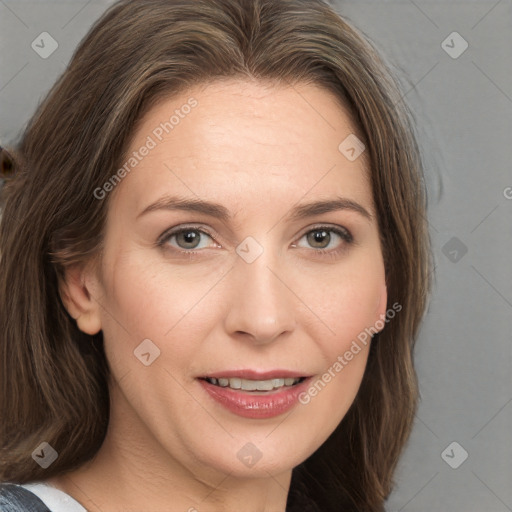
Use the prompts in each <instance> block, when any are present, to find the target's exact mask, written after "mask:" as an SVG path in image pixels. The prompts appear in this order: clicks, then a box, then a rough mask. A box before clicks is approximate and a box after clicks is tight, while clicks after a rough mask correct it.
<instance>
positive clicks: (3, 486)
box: [0, 483, 51, 512]
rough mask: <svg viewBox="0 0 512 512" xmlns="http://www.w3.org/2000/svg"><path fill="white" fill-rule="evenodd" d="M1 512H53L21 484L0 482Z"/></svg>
mask: <svg viewBox="0 0 512 512" xmlns="http://www.w3.org/2000/svg"><path fill="white" fill-rule="evenodd" d="M0 512H51V510H50V509H49V508H48V507H47V506H46V505H45V504H44V503H43V501H41V500H40V499H39V498H38V497H37V496H36V495H35V494H34V493H33V492H30V491H29V490H28V489H25V488H24V487H22V486H21V485H16V484H13V483H0Z"/></svg>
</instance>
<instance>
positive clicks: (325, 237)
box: [308, 229, 331, 248]
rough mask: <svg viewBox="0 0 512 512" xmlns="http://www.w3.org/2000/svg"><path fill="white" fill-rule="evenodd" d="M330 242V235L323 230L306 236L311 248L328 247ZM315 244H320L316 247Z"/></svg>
mask: <svg viewBox="0 0 512 512" xmlns="http://www.w3.org/2000/svg"><path fill="white" fill-rule="evenodd" d="M330 241H331V235H330V234H329V233H328V232H327V231H325V230H324V229H318V230H316V231H311V232H310V233H309V234H308V242H309V243H310V244H311V245H312V246H313V247H317V248H318V247H320V248H325V247H327V246H328V245H329V242H330ZM317 244H320V245H317Z"/></svg>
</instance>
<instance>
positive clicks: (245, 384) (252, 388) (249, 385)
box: [200, 377, 307, 393]
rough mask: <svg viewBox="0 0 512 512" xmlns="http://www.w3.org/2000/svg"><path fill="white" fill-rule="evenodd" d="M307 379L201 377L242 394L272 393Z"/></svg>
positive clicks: (210, 382) (215, 384)
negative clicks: (242, 392)
mask: <svg viewBox="0 0 512 512" xmlns="http://www.w3.org/2000/svg"><path fill="white" fill-rule="evenodd" d="M306 378H307V377H277V378H273V379H266V380H253V379H242V378H240V377H219V378H216V377H201V379H200V380H204V381H206V382H208V383H209V384H212V385H214V386H218V387H220V388H230V389H233V390H239V391H244V392H251V393H258V392H266V393H268V392H272V391H280V390H283V389H286V388H291V387H293V386H296V385H298V384H300V383H301V382H303V381H304V380H305V379H306Z"/></svg>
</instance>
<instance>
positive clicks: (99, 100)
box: [0, 0, 430, 512]
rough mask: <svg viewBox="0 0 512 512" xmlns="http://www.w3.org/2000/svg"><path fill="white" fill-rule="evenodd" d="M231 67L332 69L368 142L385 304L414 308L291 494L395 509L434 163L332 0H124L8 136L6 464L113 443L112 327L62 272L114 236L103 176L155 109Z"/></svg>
mask: <svg viewBox="0 0 512 512" xmlns="http://www.w3.org/2000/svg"><path fill="white" fill-rule="evenodd" d="M224 79H242V80H257V81H261V82H272V83H275V84H280V85H285V86H293V85H295V84H298V83H310V84H316V85H318V86H321V87H323V88H324V89H325V90H327V91H330V92H331V93H333V94H334V96H335V97H336V98H338V99H339V102H340V105H342V106H343V107H344V108H346V109H347V111H348V112H349V113H350V116H351V118H352V121H353V125H354V129H355V130H357V132H356V133H358V136H360V138H362V140H363V141H364V143H365V145H366V148H367V149H366V158H368V166H369V171H370V172H369V178H370V181H371V186H372V191H373V199H374V204H375V211H376V214H377V219H378V223H379V230H380V234H381V243H382V250H383V255H384V262H385V270H386V283H387V288H388V304H393V303H398V304H400V305H401V306H402V311H401V312H400V313H399V314H398V315H397V317H396V318H395V319H394V320H393V321H391V322H389V324H388V325H386V327H385V328H384V330H383V331H382V332H380V333H379V334H378V335H375V336H374V338H373V340H372V343H371V347H370V353H369V357H368V363H367V367H366V370H365V373H364V377H363V380H362V383H361V386H360V389H359V392H358V394H357V396H356V399H355V401H354V403H353V404H352V406H351V407H350V409H349V411H348V412H347V414H346V416H345V417H344V418H343V420H342V422H341V423H340V425H339V426H338V427H337V429H336V430H335V431H334V432H333V434H332V435H331V436H330V438H329V439H328V440H327V441H326V442H325V443H324V444H323V445H322V446H321V447H320V448H319V449H318V450H317V451H316V452H315V453H314V454H312V455H311V456H310V457H309V458H308V459H307V460H306V461H304V462H303V463H302V464H300V465H299V466H298V467H296V468H295V469H294V471H293V477H292V484H291V489H290V495H289V499H288V507H289V508H288V510H295V509H297V510H304V506H303V503H304V501H305V500H310V501H312V502H313V503H315V504H316V506H317V507H319V508H320V509H321V510H322V511H338V510H340V509H343V510H347V511H348V510H357V511H358V512H362V511H381V510H383V503H384V501H385V499H386V498H387V496H388V495H389V493H390V492H391V490H392V487H393V472H394V470H395V467H396V464H397V461H398V458H399V456H400V454H401V452H402V450H403V448H404V446H405V444H406V442H407V439H408V437H409V434H410V431H411V428H412V424H413V418H414V413H415V410H416V407H417V399H418V389H417V377H416V373H415V370H414V364H413V348H414V343H415V339H416V336H417V331H418V327H419V324H420V321H421V319H422V316H423V314H424V310H425V307H426V301H427V297H428V293H429V290H430V258H429V236H428V231H427V223H426V219H425V208H426V204H425V202H426V200H425V195H424V185H423V180H422V166H421V160H420V156H419V150H418V147H417V143H416V139H415V135H414V129H413V126H412V124H411V121H410V118H411V116H410V112H409V111H408V109H407V107H406V106H405V105H404V103H403V101H402V97H401V95H400V89H399V87H398V85H397V83H396V82H395V81H394V79H393V78H392V77H391V75H390V74H389V72H388V71H387V68H386V66H385V64H384V63H383V62H382V60H381V59H380V57H379V56H378V54H377V53H376V51H375V50H374V49H373V47H372V45H371V44H370V43H369V42H368V41H366V40H365V38H364V37H362V35H361V34H360V33H358V32H357V31H356V30H355V29H354V28H353V27H351V26H350V25H349V24H348V23H347V22H345V21H344V20H343V19H342V18H341V17H340V16H339V15H338V14H337V13H336V12H335V11H333V10H332V8H330V7H329V6H328V5H327V4H325V3H324V2H322V1H320V0H279V1H276V0H253V1H245V0H172V1H170V0H146V1H144V2H140V1H134V0H121V1H119V2H117V3H115V4H114V5H112V6H111V7H110V8H109V9H108V10H107V11H106V12H105V14H104V15H103V16H102V17H101V18H100V19H99V20H98V21H97V22H96V23H95V24H94V25H93V27H92V28H91V30H90V32H89V33H88V34H87V36H86V37H85V38H84V40H83V41H82V42H81V43H80V45H79V46H78V48H77V50H76V51H75V53H74V55H73V57H72V59H71V61H70V63H69V65H68V67H67V69H66V70H65V72H64V73H63V74H62V75H61V76H60V78H59V79H58V81H57V82H56V84H55V85H54V87H53V88H52V89H51V91H50V92H49V94H48V95H47V97H46V98H45V100H44V101H43V102H42V103H41V104H40V106H39V107H38V109H37V111H36V113H35V114H34V116H33V117H32V119H31V120H30V122H29V124H28V126H27V128H26V129H25V131H24V133H23V134H22V137H21V140H20V142H19V144H17V146H16V149H14V148H12V150H10V153H11V156H12V157H13V162H14V163H13V168H14V175H13V176H10V177H9V179H7V180H6V183H5V185H4V187H3V188H2V190H1V195H0V201H1V202H0V204H1V205H2V210H3V215H2V219H1V224H0V251H1V252H0V310H1V311H2V315H1V317H0V416H1V417H2V422H1V424H0V480H6V481H12V482H18V483H26V482H29V481H32V480H37V479H42V478H50V477H52V476H56V475H59V474H64V473H66V472H68V471H71V470H73V469H76V468H78V467H80V466H81V465H82V464H84V463H85V462H86V461H88V460H90V459H91V458H92V457H93V456H94V454H95V453H96V452H97V451H98V449H99V448H100V446H101V443H102V442H103V439H104V437H105V434H106V429H107V426H108V419H109V393H108V376H109V369H108V363H107V361H106V358H105V353H104V350H103V338H102V333H101V332H100V333H98V334H97V335H95V336H89V335H86V334H84V333H83V332H81V331H80V330H79V329H78V327H77V325H76V322H75V320H74V319H73V318H71V316H70V315H69V314H68V312H67V310H66V308H65V307H64V305H63V303H62V300H61V298H60V294H59V283H60V282H61V280H62V279H63V276H64V270H65V269H66V268H67V267H70V266H72V265H77V264H83V263H85V262H88V261H92V260H93V259H94V258H96V257H98V256H99V255H100V254H101V248H102V240H103V235H104V226H105V221H106V215H107V212H108V205H109V198H108V197H107V198H106V199H105V200H102V201H100V200H98V199H96V198H95V197H94V195H93V191H94V190H95V189H96V188H98V187H101V186H102V185H103V184H104V183H105V182H106V181H107V180H108V179H109V178H110V177H111V176H112V174H113V173H114V172H115V171H116V170H117V169H118V168H119V166H120V165H122V162H123V157H124V155H125V153H126V151H127V149H128V147H129V145H130V142H131V140H132V137H133V135H134V133H135V129H136V127H137V125H138V123H139V122H140V121H141V119H142V118H143V116H144V115H145V113H147V112H148V111H149V109H150V108H151V107H152V106H153V105H155V104H157V103H158V102H159V101H160V100H161V99H163V98H164V97H165V98H169V97H171V96H173V95H177V94H180V93H182V92H183V91H186V90H187V89H188V88H191V87H193V86H194V85H197V84H205V85H207V84H209V83H211V82H212V81H216V80H224ZM340 142H341V141H340ZM11 169H12V168H11ZM41 442H48V443H49V444H50V445H51V446H53V447H54V448H55V449H56V450H57V452H58V454H59V455H58V458H57V459H56V460H55V461H54V462H53V463H52V464H51V466H49V467H48V468H47V469H43V468H42V467H40V466H39V465H38V464H36V463H35V462H34V460H33V459H32V456H31V454H32V452H33V451H34V449H35V448H36V447H38V446H39V445H40V443H41ZM301 507H302V508H301Z"/></svg>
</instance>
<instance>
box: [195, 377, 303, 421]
mask: <svg viewBox="0 0 512 512" xmlns="http://www.w3.org/2000/svg"><path fill="white" fill-rule="evenodd" d="M312 379H313V377H312V376H304V375H300V374H299V373H297V372H291V371H287V370H274V371H270V372H268V371H267V372H261V371H254V370H236V371H225V372H219V373H215V374H213V375H206V376H203V377H198V379H197V380H198V382H199V383H200V384H201V387H202V388H203V390H204V391H205V392H206V393H207V395H209V398H210V399H213V401H214V402H215V403H217V404H218V405H221V406H222V407H223V408H225V409H227V410H228V411H230V412H231V413H234V414H236V415H238V416H242V417H245V418H253V419H270V418H273V417H276V416H279V415H281V414H284V413H285V412H288V411H289V410H291V409H292V408H293V407H295V406H297V404H298V403H299V396H300V395H301V393H304V392H305V390H306V389H307V387H308V386H309V385H310V383H311V380H312Z"/></svg>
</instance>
